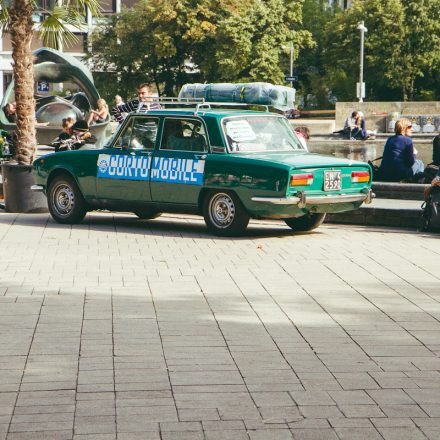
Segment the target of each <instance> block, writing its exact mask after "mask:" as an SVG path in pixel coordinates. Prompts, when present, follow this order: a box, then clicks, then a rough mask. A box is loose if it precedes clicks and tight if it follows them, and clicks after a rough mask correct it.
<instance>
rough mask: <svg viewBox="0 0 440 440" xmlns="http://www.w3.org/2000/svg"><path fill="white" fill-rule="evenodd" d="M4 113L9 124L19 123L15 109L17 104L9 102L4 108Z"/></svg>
mask: <svg viewBox="0 0 440 440" xmlns="http://www.w3.org/2000/svg"><path fill="white" fill-rule="evenodd" d="M3 112H4V113H5V116H6V119H7V120H8V121H9V122H13V123H15V122H17V110H16V107H15V102H8V103H7V104H6V105H5V106H4V107H3Z"/></svg>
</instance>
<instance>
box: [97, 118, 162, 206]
mask: <svg viewBox="0 0 440 440" xmlns="http://www.w3.org/2000/svg"><path fill="white" fill-rule="evenodd" d="M158 125H159V119H158V118H155V117H151V116H142V115H133V116H129V119H128V121H126V123H125V124H124V127H123V128H122V129H121V131H120V133H119V134H118V135H117V136H116V137H115V139H114V140H113V142H112V143H111V145H110V147H109V148H106V149H104V150H103V151H102V153H101V154H100V155H99V157H98V171H97V178H96V188H97V197H98V198H99V199H101V200H103V201H104V202H105V201H106V200H107V201H111V200H123V201H135V202H149V201H151V195H150V171H151V159H152V154H153V151H154V148H155V145H156V138H157V131H158Z"/></svg>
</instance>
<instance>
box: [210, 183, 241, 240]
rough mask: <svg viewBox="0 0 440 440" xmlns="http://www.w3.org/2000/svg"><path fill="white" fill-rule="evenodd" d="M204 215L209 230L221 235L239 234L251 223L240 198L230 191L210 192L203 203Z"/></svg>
mask: <svg viewBox="0 0 440 440" xmlns="http://www.w3.org/2000/svg"><path fill="white" fill-rule="evenodd" d="M203 217H204V219H205V223H206V226H207V227H208V229H209V231H210V232H212V233H213V234H215V235H220V236H233V235H239V234H241V233H242V232H243V231H244V230H245V229H246V226H247V225H248V223H249V214H248V213H247V212H246V210H245V209H244V207H243V205H242V203H241V201H240V199H239V198H238V197H237V196H236V195H235V194H234V193H233V192H229V191H225V192H223V191H220V192H217V191H212V192H209V193H208V194H207V195H206V197H205V200H204V203H203Z"/></svg>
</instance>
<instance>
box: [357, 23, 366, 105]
mask: <svg viewBox="0 0 440 440" xmlns="http://www.w3.org/2000/svg"><path fill="white" fill-rule="evenodd" d="M357 29H359V30H360V31H361V53H360V59H359V86H358V87H357V89H358V90H357V92H358V93H357V94H358V98H359V102H364V101H363V98H365V84H364V40H365V32H368V29H367V28H366V27H365V25H364V22H363V21H361V22H360V24H359V25H358V27H357Z"/></svg>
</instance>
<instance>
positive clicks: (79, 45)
mask: <svg viewBox="0 0 440 440" xmlns="http://www.w3.org/2000/svg"><path fill="white" fill-rule="evenodd" d="M75 37H76V38H77V41H76V42H74V43H73V44H70V45H69V46H66V47H65V48H64V52H79V53H83V52H85V51H86V49H87V34H81V33H75Z"/></svg>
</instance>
